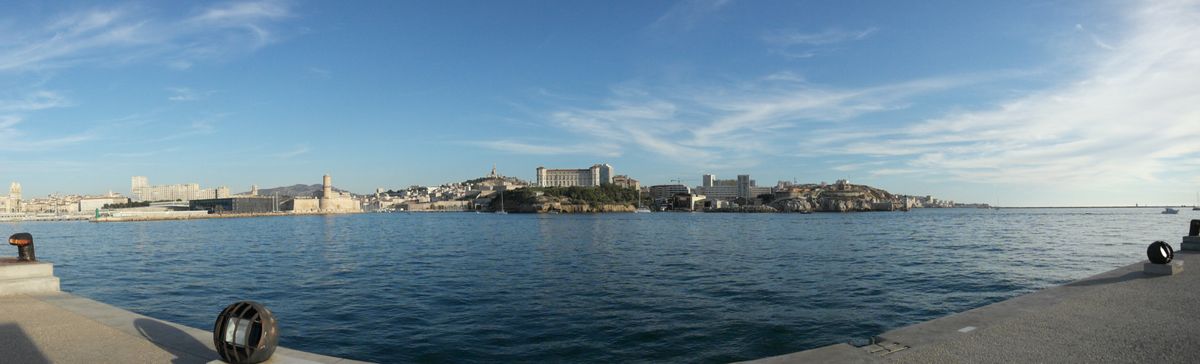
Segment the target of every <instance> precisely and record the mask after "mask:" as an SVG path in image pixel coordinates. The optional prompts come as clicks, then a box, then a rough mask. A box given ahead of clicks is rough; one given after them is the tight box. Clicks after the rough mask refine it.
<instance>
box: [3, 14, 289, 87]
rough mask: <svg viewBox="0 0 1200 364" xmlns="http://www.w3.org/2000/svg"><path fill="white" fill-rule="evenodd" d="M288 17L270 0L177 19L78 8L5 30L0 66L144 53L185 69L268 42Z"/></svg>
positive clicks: (121, 58)
mask: <svg viewBox="0 0 1200 364" xmlns="http://www.w3.org/2000/svg"><path fill="white" fill-rule="evenodd" d="M291 16H292V15H291V12H290V7H289V5H288V3H285V2H279V1H270V0H264V1H253V2H232V3H227V4H218V5H213V6H209V7H206V8H202V9H199V10H198V11H197V13H196V14H195V15H192V16H183V17H178V16H177V17H169V16H168V17H163V16H157V14H150V13H146V12H144V11H141V9H140V8H138V7H134V6H124V7H122V6H116V7H112V8H109V9H89V10H82V11H78V12H74V13H69V14H65V15H61V16H59V17H57V18H55V19H52V20H50V21H48V22H47V23H46V24H44V25H40V26H39V25H31V26H25V27H21V28H19V29H11V28H10V29H6V30H9V31H10V32H11V34H8V36H9V37H10V39H17V40H19V41H13V42H5V43H0V72H21V71H29V70H40V69H55V68H64V67H73V66H79V65H102V66H111V65H119V64H128V63H133V62H139V61H144V60H147V59H160V60H161V64H164V65H167V66H168V67H171V68H174V69H188V68H190V67H191V66H192V64H193V63H194V62H195V61H197V60H213V59H221V58H223V57H226V56H229V55H232V54H238V53H244V52H248V51H253V50H255V49H258V48H260V47H262V46H264V45H266V44H269V43H271V42H273V41H275V40H276V38H277V37H276V36H275V32H274V30H273V29H274V28H275V25H276V24H277V23H278V22H280V21H281V20H283V19H286V18H289V17H291Z"/></svg>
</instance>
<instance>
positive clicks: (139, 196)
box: [129, 176, 229, 201]
mask: <svg viewBox="0 0 1200 364" xmlns="http://www.w3.org/2000/svg"><path fill="white" fill-rule="evenodd" d="M129 189H130V191H129V192H130V195H131V196H133V201H177V200H178V201H191V200H200V199H210V198H226V197H229V188H228V187H224V186H222V187H217V188H215V189H212V188H206V189H201V188H200V184H198V183H181V184H174V185H158V186H152V185H150V179H149V178H147V177H146V176H133V178H132V179H131V181H130V186H129Z"/></svg>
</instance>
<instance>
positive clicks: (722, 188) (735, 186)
mask: <svg viewBox="0 0 1200 364" xmlns="http://www.w3.org/2000/svg"><path fill="white" fill-rule="evenodd" d="M700 180H701V185H700V186H696V193H697V194H701V195H704V196H706V197H707V198H708V199H709V200H724V201H732V200H735V199H737V198H739V197H740V198H743V199H747V200H749V199H753V198H755V197H757V196H759V195H762V194H769V193H772V189H771V187H758V186H757V185H756V184H755V181H754V180H753V179H750V175H748V174H742V175H738V176H737V179H725V180H722V179H717V176H716V175H712V174H705V175H703V176H701V178H700Z"/></svg>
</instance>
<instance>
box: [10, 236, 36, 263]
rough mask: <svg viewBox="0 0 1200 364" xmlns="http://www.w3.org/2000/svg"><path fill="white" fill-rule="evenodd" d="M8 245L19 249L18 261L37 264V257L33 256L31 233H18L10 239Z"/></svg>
mask: <svg viewBox="0 0 1200 364" xmlns="http://www.w3.org/2000/svg"><path fill="white" fill-rule="evenodd" d="M8 244H10V245H13V246H16V247H17V260H18V261H22V262H36V261H37V256H36V255H34V254H33V235H32V234H30V233H16V234H12V236H10V237H8Z"/></svg>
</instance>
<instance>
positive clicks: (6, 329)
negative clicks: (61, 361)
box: [0, 324, 50, 364]
mask: <svg viewBox="0 0 1200 364" xmlns="http://www.w3.org/2000/svg"><path fill="white" fill-rule="evenodd" d="M0 361H2V362H6V363H33V364H48V363H50V360H49V359H46V355H45V354H42V351H41V350H40V349H38V347H37V344H34V343H33V341H32V340H30V339H29V335H27V334H25V330H22V329H21V326H18V325H17V324H2V325H0Z"/></svg>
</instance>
